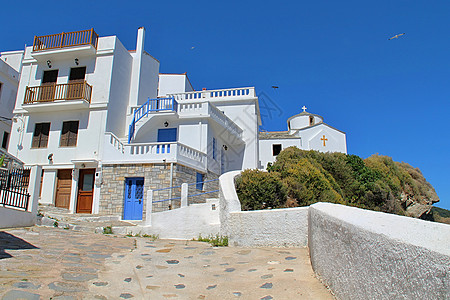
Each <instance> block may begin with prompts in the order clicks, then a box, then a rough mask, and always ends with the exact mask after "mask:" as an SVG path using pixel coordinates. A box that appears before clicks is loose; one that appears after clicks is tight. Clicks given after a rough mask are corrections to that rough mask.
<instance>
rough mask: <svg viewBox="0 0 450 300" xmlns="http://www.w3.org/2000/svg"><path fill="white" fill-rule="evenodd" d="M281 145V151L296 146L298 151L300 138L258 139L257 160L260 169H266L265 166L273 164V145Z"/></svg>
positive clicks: (300, 147)
mask: <svg viewBox="0 0 450 300" xmlns="http://www.w3.org/2000/svg"><path fill="white" fill-rule="evenodd" d="M276 144H281V150H283V149H286V148H287V147H291V146H296V147H297V148H299V149H302V145H301V138H296V139H270V140H266V139H260V140H259V160H260V166H259V168H260V169H263V170H265V169H266V168H267V164H268V163H269V162H271V163H273V162H274V161H275V160H276V158H277V157H276V156H274V155H273V151H272V148H273V145H276Z"/></svg>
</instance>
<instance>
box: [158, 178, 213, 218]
mask: <svg viewBox="0 0 450 300" xmlns="http://www.w3.org/2000/svg"><path fill="white" fill-rule="evenodd" d="M183 185H187V189H186V190H185V192H183V188H182V187H183ZM151 192H152V212H162V211H167V210H172V209H176V208H180V207H182V206H183V204H182V201H183V200H182V199H183V197H185V198H186V200H187V201H186V204H187V205H190V204H196V203H205V202H206V199H207V198H218V197H219V179H211V180H205V181H202V182H193V183H187V184H186V183H184V184H182V185H177V186H172V187H168V188H162V189H155V190H152V191H151ZM186 204H184V205H186Z"/></svg>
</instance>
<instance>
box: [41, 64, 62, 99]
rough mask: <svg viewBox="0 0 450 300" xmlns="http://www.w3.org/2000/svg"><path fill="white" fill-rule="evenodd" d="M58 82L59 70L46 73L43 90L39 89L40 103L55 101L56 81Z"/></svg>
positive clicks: (42, 85)
mask: <svg viewBox="0 0 450 300" xmlns="http://www.w3.org/2000/svg"><path fill="white" fill-rule="evenodd" d="M57 80H58V70H49V71H44V75H43V76H42V83H41V88H40V89H39V101H53V100H55V92H56V81H57Z"/></svg>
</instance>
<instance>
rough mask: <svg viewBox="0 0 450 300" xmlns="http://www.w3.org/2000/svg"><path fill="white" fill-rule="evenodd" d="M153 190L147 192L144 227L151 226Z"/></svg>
mask: <svg viewBox="0 0 450 300" xmlns="http://www.w3.org/2000/svg"><path fill="white" fill-rule="evenodd" d="M152 210H153V190H148V192H147V203H146V205H145V226H152Z"/></svg>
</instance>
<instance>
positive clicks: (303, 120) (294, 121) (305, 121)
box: [288, 115, 323, 130]
mask: <svg viewBox="0 0 450 300" xmlns="http://www.w3.org/2000/svg"><path fill="white" fill-rule="evenodd" d="M310 117H312V118H313V123H312V124H311V119H310ZM288 122H289V124H290V129H291V130H293V129H302V128H305V127H308V126H311V125H314V124H318V123H321V122H323V119H322V118H321V117H319V116H316V115H301V116H294V117H292V118H290V119H289V121H288Z"/></svg>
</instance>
